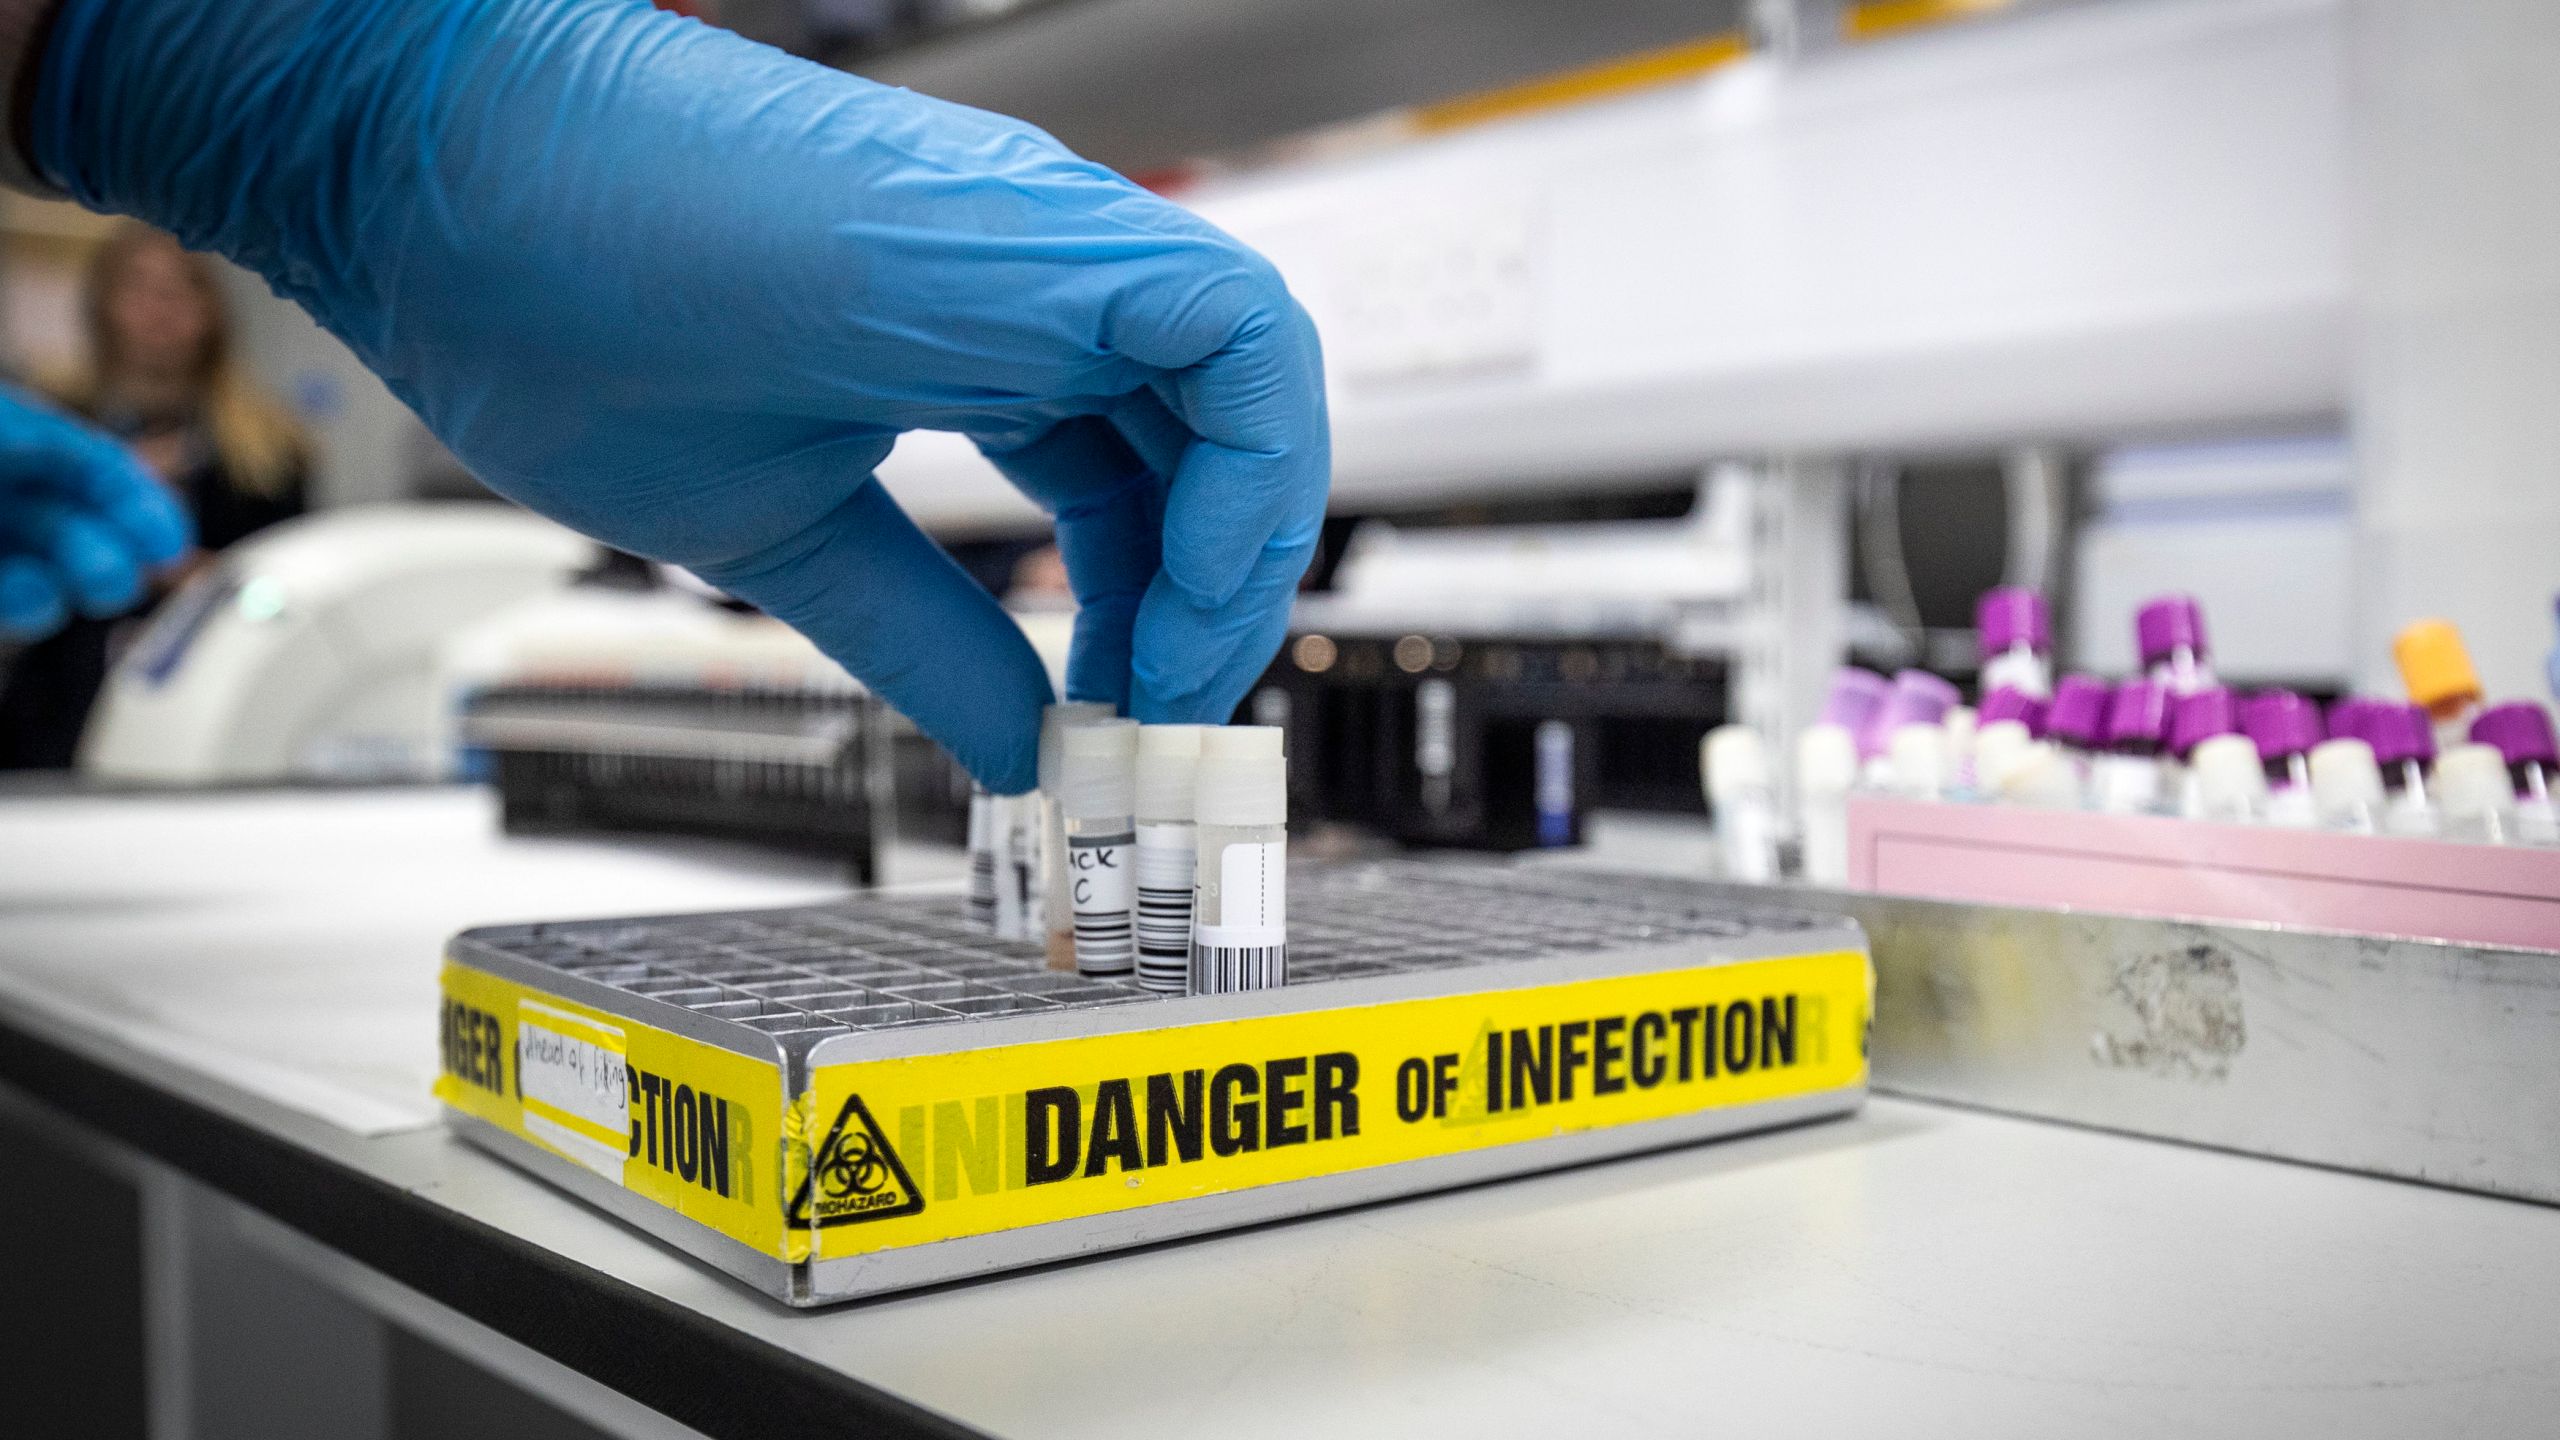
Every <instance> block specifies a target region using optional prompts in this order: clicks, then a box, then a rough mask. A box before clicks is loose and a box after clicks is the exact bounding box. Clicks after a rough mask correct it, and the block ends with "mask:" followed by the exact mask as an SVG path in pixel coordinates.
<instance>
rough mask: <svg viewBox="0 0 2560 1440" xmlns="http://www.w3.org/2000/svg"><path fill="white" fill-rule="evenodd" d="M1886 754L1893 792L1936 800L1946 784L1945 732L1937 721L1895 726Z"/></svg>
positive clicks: (1887, 743) (1915, 797)
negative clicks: (1925, 723)
mask: <svg viewBox="0 0 2560 1440" xmlns="http://www.w3.org/2000/svg"><path fill="white" fill-rule="evenodd" d="M1885 756H1886V760H1887V763H1888V764H1889V765H1890V766H1891V767H1892V770H1893V790H1894V793H1895V794H1898V795H1907V796H1910V797H1911V798H1913V799H1915V800H1935V799H1937V798H1938V797H1939V796H1940V795H1941V794H1943V793H1945V791H1946V788H1947V732H1946V730H1945V729H1944V728H1943V727H1941V726H1937V725H1918V724H1914V725H1901V726H1896V727H1895V728H1894V732H1893V738H1892V739H1891V740H1890V741H1888V742H1886V746H1885Z"/></svg>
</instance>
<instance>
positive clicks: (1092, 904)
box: [1056, 720, 1138, 977]
mask: <svg viewBox="0 0 2560 1440" xmlns="http://www.w3.org/2000/svg"><path fill="white" fill-rule="evenodd" d="M1056 800H1057V805H1058V814H1059V816H1060V818H1061V822H1062V824H1063V825H1064V828H1065V830H1066V836H1067V848H1066V852H1065V853H1066V869H1067V880H1066V885H1065V887H1064V888H1065V891H1066V899H1067V919H1068V929H1069V933H1070V934H1071V935H1072V936H1073V938H1074V942H1075V952H1076V973H1077V974H1079V975H1105V976H1112V977H1120V976H1126V975H1130V974H1133V973H1135V972H1136V970H1137V968H1138V942H1137V932H1136V927H1135V925H1134V922H1133V920H1132V916H1131V902H1132V899H1133V898H1134V897H1133V896H1132V894H1131V891H1132V890H1134V889H1135V886H1134V885H1132V884H1131V877H1132V875H1133V873H1134V872H1135V871H1136V870H1137V868H1138V818H1137V817H1138V722H1137V721H1135V720H1092V721H1087V722H1086V723H1084V724H1081V725H1070V726H1068V727H1067V734H1066V739H1065V741H1064V742H1063V743H1062V744H1061V745H1060V746H1059V759H1058V792H1057V796H1056Z"/></svg>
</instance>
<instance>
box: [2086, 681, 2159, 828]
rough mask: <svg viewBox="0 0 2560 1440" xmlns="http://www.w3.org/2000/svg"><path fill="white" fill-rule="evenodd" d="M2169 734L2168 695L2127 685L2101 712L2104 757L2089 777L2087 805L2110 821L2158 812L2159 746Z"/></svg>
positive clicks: (2144, 685)
mask: <svg viewBox="0 0 2560 1440" xmlns="http://www.w3.org/2000/svg"><path fill="white" fill-rule="evenodd" d="M2168 729H2169V692H2168V690H2167V689H2166V688H2165V687H2163V686H2160V685H2155V684H2153V683H2152V682H2151V681H2149V680H2127V681H2126V682H2124V683H2123V684H2122V685H2119V686H2117V687H2116V693H2115V698H2114V699H2113V700H2112V701H2110V702H2109V703H2108V706H2107V753H2106V754H2104V755H2101V756H2099V757H2098V761H2097V763H2096V764H2095V765H2094V766H2092V767H2091V769H2090V773H2089V793H2090V798H2091V803H2092V804H2093V805H2094V806H2095V807H2096V808H2097V809H2100V810H2103V811H2106V812H2107V813H2109V814H2111V815H2145V814H2152V813H2156V812H2157V811H2158V810H2159V809H2160V808H2161V803H2160V802H2161V785H2160V742H2161V739H2162V738H2163V737H2164V736H2165V735H2166V734H2167V733H2168Z"/></svg>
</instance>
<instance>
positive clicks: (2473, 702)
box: [2391, 620, 2480, 746]
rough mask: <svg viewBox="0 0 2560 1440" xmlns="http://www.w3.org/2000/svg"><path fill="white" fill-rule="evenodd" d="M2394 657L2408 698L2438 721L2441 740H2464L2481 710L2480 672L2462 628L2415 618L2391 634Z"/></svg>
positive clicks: (2446, 742)
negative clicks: (2473, 662) (2458, 628)
mask: <svg viewBox="0 0 2560 1440" xmlns="http://www.w3.org/2000/svg"><path fill="white" fill-rule="evenodd" d="M2391 658H2392V659H2393V660H2394V661H2397V662H2398V663H2399V666H2400V683H2401V684H2403V685H2406V686H2407V687H2408V688H2409V698H2410V699H2411V700H2412V701H2414V702H2416V704H2417V706H2418V708H2420V709H2422V710H2424V711H2426V712H2427V718H2428V719H2429V720H2430V721H2433V722H2434V724H2435V727H2436V740H2437V743H2438V744H2439V745H2445V746H2451V745H2459V744H2461V743H2462V742H2463V740H2464V738H2465V737H2466V736H2468V735H2469V733H2470V730H2471V720H2472V717H2473V716H2475V715H2477V714H2478V713H2479V712H2480V675H2479V672H2478V671H2476V670H2474V669H2472V667H2471V652H2470V651H2469V650H2468V649H2466V648H2464V646H2463V643H2462V632H2461V631H2459V630H2456V629H2454V628H2453V626H2452V625H2451V624H2450V623H2449V622H2447V621H2443V620H2419V621H2416V622H2414V623H2412V624H2410V625H2408V626H2407V627H2405V628H2403V629H2402V630H2401V632H2400V633H2399V634H2398V635H2395V636H2393V637H2392V640H2391Z"/></svg>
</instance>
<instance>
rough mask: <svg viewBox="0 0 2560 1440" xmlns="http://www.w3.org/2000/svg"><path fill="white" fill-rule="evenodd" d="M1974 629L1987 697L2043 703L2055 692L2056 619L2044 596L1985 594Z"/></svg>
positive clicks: (2004, 590)
mask: <svg viewBox="0 0 2560 1440" xmlns="http://www.w3.org/2000/svg"><path fill="white" fill-rule="evenodd" d="M1973 630H1974V637H1975V640H1976V642H1977V643H1978V645H1979V646H1980V651H1981V655H1982V693H1983V694H1985V695H1989V694H1991V693H1993V692H1994V691H1998V690H2004V689H2005V690H2018V691H2023V692H2024V693H2026V694H2028V695H2031V696H2033V697H2034V698H2036V699H2038V700H2042V699H2044V698H2046V697H2047V696H2049V695H2051V694H2052V693H2053V662H2052V661H2051V660H2050V659H2048V658H2047V657H2048V656H2050V655H2051V654H2052V653H2053V616H2052V614H2051V612H2049V611H2048V610H2046V608H2045V603H2044V597H2043V596H2042V595H2039V594H2037V593H2036V592H2035V591H2033V590H2030V589H2028V588H2027V587H2025V586H2024V585H2003V586H2001V587H1999V588H1998V589H1996V590H1986V591H1984V592H1983V595H1982V598H1981V599H1980V600H1978V601H1976V602H1974V607H1973ZM1986 723H1987V722H1986Z"/></svg>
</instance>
